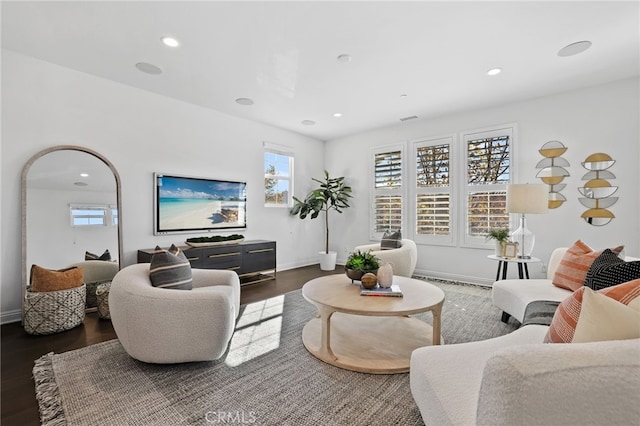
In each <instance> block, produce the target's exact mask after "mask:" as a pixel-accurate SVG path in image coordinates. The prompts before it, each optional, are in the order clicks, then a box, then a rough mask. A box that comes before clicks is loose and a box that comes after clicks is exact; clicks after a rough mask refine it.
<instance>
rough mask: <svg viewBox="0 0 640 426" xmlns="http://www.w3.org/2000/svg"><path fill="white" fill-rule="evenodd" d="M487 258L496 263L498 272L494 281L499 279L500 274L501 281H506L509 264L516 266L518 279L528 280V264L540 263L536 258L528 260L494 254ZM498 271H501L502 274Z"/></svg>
mask: <svg viewBox="0 0 640 426" xmlns="http://www.w3.org/2000/svg"><path fill="white" fill-rule="evenodd" d="M487 257H488V258H489V259H491V260H495V261H497V262H498V272H496V281H498V280H499V279H500V275H501V274H502V279H503V280H506V279H507V267H508V266H509V263H517V264H518V277H520V279H524V278H525V277H526V278H527V279H529V267H528V266H527V265H528V264H529V263H537V262H540V259H538V258H537V257H530V258H528V259H524V258H520V257H500V256H496V255H495V254H491V255H489V256H487ZM500 271H502V273H501V272H500ZM523 272H524V273H523Z"/></svg>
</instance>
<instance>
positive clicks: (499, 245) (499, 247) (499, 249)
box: [496, 241, 502, 257]
mask: <svg viewBox="0 0 640 426" xmlns="http://www.w3.org/2000/svg"><path fill="white" fill-rule="evenodd" d="M496 256H498V257H501V256H502V243H501V242H500V241H496Z"/></svg>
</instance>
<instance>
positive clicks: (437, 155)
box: [412, 136, 454, 245]
mask: <svg viewBox="0 0 640 426" xmlns="http://www.w3.org/2000/svg"><path fill="white" fill-rule="evenodd" d="M452 147H453V136H449V137H445V138H438V139H430V140H419V141H415V142H413V151H412V152H413V157H414V165H415V168H414V176H415V186H414V188H413V190H414V191H415V235H414V239H415V240H416V241H418V242H423V243H429V244H445V245H451V244H453V242H454V240H453V237H454V235H453V229H452V198H453V195H452V188H451V177H452V173H451V152H452V151H451V150H452Z"/></svg>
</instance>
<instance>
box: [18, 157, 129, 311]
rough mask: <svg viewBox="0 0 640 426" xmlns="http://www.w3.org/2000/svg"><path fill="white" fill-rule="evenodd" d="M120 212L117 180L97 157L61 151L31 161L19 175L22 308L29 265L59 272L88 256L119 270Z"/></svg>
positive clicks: (118, 183) (105, 160)
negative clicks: (20, 175) (20, 193)
mask: <svg viewBox="0 0 640 426" xmlns="http://www.w3.org/2000/svg"><path fill="white" fill-rule="evenodd" d="M120 212H121V205H120V176H119V175H118V172H117V170H116V169H115V167H114V166H113V165H112V164H111V163H110V162H109V160H107V159H106V158H105V157H103V156H102V155H100V154H98V153H97V152H95V151H92V150H90V149H87V148H83V147H79V146H72V145H62V146H55V147H51V148H48V149H45V150H43V151H40V152H38V153H37V154H36V155H34V156H33V157H31V159H29V161H28V162H27V164H25V166H24V168H23V170H22V283H23V285H22V300H23V303H24V296H25V292H26V287H27V284H28V281H29V275H30V270H31V266H32V265H34V264H35V265H38V266H41V267H43V268H48V269H54V270H58V269H62V268H66V267H69V266H71V265H74V264H77V263H79V262H83V261H84V260H85V256H86V255H87V253H89V254H95V255H96V256H97V257H101V256H102V260H104V261H107V262H112V263H115V264H116V265H118V266H119V261H120V258H121V256H122V238H121V236H122V220H121V215H120ZM117 269H118V268H116V270H117ZM85 276H86V273H85ZM87 297H88V296H87Z"/></svg>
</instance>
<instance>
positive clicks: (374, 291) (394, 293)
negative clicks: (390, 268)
mask: <svg viewBox="0 0 640 426" xmlns="http://www.w3.org/2000/svg"><path fill="white" fill-rule="evenodd" d="M360 296H390V297H402V290H400V286H397V285H392V286H391V287H388V288H384V287H380V286H375V287H374V288H365V287H363V286H362V285H360Z"/></svg>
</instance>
